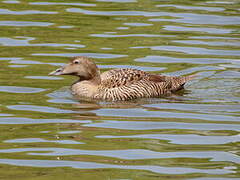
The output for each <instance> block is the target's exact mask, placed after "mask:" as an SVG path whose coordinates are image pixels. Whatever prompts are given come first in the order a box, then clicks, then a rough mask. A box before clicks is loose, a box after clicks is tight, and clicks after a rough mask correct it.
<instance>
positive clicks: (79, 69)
mask: <svg viewBox="0 0 240 180" xmlns="http://www.w3.org/2000/svg"><path fill="white" fill-rule="evenodd" d="M49 75H73V76H78V78H79V80H78V81H76V82H75V83H74V84H73V85H72V86H71V90H72V93H73V94H74V95H77V96H78V97H84V98H91V99H99V100H106V101H126V100H131V99H136V98H150V97H159V96H162V95H165V94H169V93H172V92H175V91H177V90H180V89H183V86H184V84H185V83H186V82H187V81H189V80H191V79H193V78H194V77H195V75H190V76H185V77H181V76H178V77H177V76H164V75H161V74H151V73H148V72H145V71H141V70H137V69H129V68H126V69H125V68H124V69H121V68H120V69H113V70H109V71H106V72H104V73H100V71H99V69H98V67H97V66H96V64H95V63H94V61H93V60H92V59H90V58H88V57H83V56H78V57H74V58H73V59H72V60H71V62H70V63H69V64H67V65H65V66H63V67H61V68H59V69H57V70H56V71H53V72H51V73H50V74H49Z"/></svg>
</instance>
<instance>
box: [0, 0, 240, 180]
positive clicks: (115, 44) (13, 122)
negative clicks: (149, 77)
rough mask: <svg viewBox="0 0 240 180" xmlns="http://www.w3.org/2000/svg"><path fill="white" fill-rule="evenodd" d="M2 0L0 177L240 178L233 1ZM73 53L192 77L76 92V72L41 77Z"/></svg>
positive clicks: (238, 52)
mask: <svg viewBox="0 0 240 180" xmlns="http://www.w3.org/2000/svg"><path fill="white" fill-rule="evenodd" d="M0 5H1V8H0V14H1V16H0V26H1V32H0V47H1V48H2V51H1V55H0V63H1V66H0V77H1V78H0V82H1V83H0V99H1V101H0V132H1V136H0V143H1V144H0V147H1V148H0V155H1V159H0V164H1V168H0V179H12V178H13V177H14V178H15V177H17V178H18V179H20V180H21V179H24V180H25V179H35V178H40V179H42V180H48V179H52V177H53V176H54V178H56V179H99V177H100V176H101V177H102V179H191V180H230V179H231V180H232V179H239V163H240V158H239V141H240V135H239V129H240V124H239V120H240V116H239V113H240V91H239V87H240V81H239V77H240V72H239V68H240V61H239V56H240V49H239V46H240V42H239V40H240V38H239V24H240V16H239V9H240V5H239V3H238V2H237V1H233V0H232V1H231V0H229V1H227V0H224V1H205V0H203V1H192V0H187V1H181V2H180V1H138V0H95V1H88V0H86V1H83V2H74V1H69V2H65V1H56V2H52V1H39V2H35V1H31V2H30V1H25V0H21V1H13V0H4V1H1V2H0ZM72 56H89V57H92V58H94V59H95V60H96V63H97V65H98V66H99V67H100V68H101V72H104V71H106V70H109V69H113V68H135V69H141V70H144V71H152V72H154V73H164V74H166V75H188V74H192V73H193V74H197V75H198V77H197V78H196V79H195V80H193V81H191V82H189V83H187V84H186V90H183V91H180V92H178V93H176V94H173V95H171V96H167V97H161V98H153V99H138V100H132V101H128V102H114V103H111V102H101V101H90V100H86V99H85V100H84V99H76V98H74V97H73V96H72V95H71V92H70V90H69V85H71V83H72V82H74V81H75V80H76V78H74V77H67V76H62V77H50V76H48V73H49V72H51V71H52V70H53V69H56V66H62V65H64V64H66V63H68V58H69V57H72ZM63 174H64V176H63Z"/></svg>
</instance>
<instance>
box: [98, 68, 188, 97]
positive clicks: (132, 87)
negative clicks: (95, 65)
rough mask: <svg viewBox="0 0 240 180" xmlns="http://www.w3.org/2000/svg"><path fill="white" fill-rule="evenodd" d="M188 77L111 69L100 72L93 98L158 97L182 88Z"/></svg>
mask: <svg viewBox="0 0 240 180" xmlns="http://www.w3.org/2000/svg"><path fill="white" fill-rule="evenodd" d="M190 79H192V77H191V76H187V77H171V76H164V75H157V74H151V73H148V72H145V71H141V70H136V69H128V68H127V69H113V70H110V71H107V72H104V73H102V74H101V85H100V86H99V90H98V93H97V94H96V95H95V98H98V99H104V100H111V101H117V100H130V99H136V98H145V97H158V96H161V95H164V94H167V93H171V92H173V91H176V90H179V89H182V88H183V85H184V84H185V83H186V82H187V81H188V80H190Z"/></svg>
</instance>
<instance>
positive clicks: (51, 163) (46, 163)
mask: <svg viewBox="0 0 240 180" xmlns="http://www.w3.org/2000/svg"><path fill="white" fill-rule="evenodd" d="M0 163H1V164H8V165H15V166H31V167H72V168H78V169H105V168H110V169H112V168H115V169H133V170H134V169H135V170H147V171H151V172H155V173H161V174H189V173H207V174H228V173H233V172H234V171H232V170H227V169H196V168H183V167H162V166H151V165H114V164H106V163H104V164H103V163H93V162H81V161H63V160H58V161H56V160H19V159H0Z"/></svg>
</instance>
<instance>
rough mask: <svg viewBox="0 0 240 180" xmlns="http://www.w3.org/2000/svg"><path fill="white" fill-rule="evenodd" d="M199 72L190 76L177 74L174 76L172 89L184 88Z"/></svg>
mask: <svg viewBox="0 0 240 180" xmlns="http://www.w3.org/2000/svg"><path fill="white" fill-rule="evenodd" d="M197 76H198V75H197V74H192V75H189V76H177V77H173V78H172V88H171V89H172V91H177V90H180V89H183V88H184V85H185V83H186V82H188V81H190V80H192V79H194V78H196V77H197Z"/></svg>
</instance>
